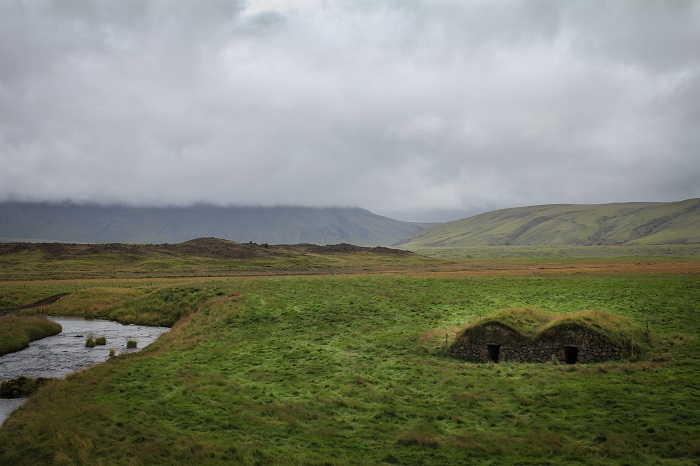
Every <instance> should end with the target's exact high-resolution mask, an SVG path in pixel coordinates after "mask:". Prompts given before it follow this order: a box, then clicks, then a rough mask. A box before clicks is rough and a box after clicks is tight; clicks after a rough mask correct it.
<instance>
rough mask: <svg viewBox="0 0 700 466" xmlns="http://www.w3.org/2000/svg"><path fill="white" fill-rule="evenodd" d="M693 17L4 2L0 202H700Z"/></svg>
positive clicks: (447, 2)
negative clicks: (698, 198) (11, 200)
mask: <svg viewBox="0 0 700 466" xmlns="http://www.w3.org/2000/svg"><path fill="white" fill-rule="evenodd" d="M698 43H700V7H699V6H698V3H697V2H692V1H688V2H683V1H677V2H652V1H631V0H630V1H615V2H604V1H590V0H586V1H578V2H554V1H533V2H509V1H502V2H493V1H486V0H483V1H470V2H462V1H456V0H454V1H453V0H439V1H436V0H431V1H428V0H424V1H412V2H405V1H390V0H387V1H379V2H377V1H372V2H370V1H361V2H340V1H337V2H335V1H331V2H314V1H306V2H301V1H299V2H280V3H279V4H278V5H276V4H275V2H273V1H272V0H262V1H258V2H249V3H244V2H235V1H227V0H220V1H215V2H214V1H212V2H196V1H184V0H180V1H165V0H161V1H157V0H151V1H145V0H144V1H141V0H139V1H116V0H115V1H88V0H71V1H65V2H64V1H62V2H43V1H39V0H35V1H34V0H26V1H18V2H4V3H0V163H1V164H2V167H3V170H2V171H0V198H5V199H7V198H16V199H30V200H47V199H57V200H58V199H73V200H76V201H97V202H124V203H131V204H149V205H165V204H177V205H183V204H190V203H194V202H211V203H216V204H253V205H275V204H301V205H314V206H328V205H340V206H361V207H366V208H369V209H370V210H372V211H374V212H377V213H380V214H384V215H389V216H393V217H397V218H402V219H407V220H449V219H453V218H458V217H460V216H464V215H466V214H469V213H474V212H477V211H482V210H486V209H493V208H501V207H509V206H515V205H528V204H543V203H562V202H576V203H584V202H585V203H588V202H596V203H597V202H616V201H633V200H658V201H664V200H679V199H682V198H689V197H698V196H700V184H698V183H697V182H696V180H697V179H700V163H699V162H698V158H697V147H699V146H698V143H699V142H700V141H698V139H700V136H698V135H697V133H698V131H697V128H698V123H699V120H700V109H699V104H698V103H697V102H700V100H699V97H700V60H699V59H698V54H697V51H696V49H697V44H698Z"/></svg>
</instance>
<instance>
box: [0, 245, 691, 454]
mask: <svg viewBox="0 0 700 466" xmlns="http://www.w3.org/2000/svg"><path fill="white" fill-rule="evenodd" d="M67 260H68V262H65V263H62V262H60V261H54V262H50V263H49V264H47V263H46V262H45V260H44V259H41V258H37V257H30V258H29V260H28V261H26V262H23V261H22V260H20V259H18V258H17V257H14V258H12V260H11V261H6V262H5V264H8V263H9V264H10V265H11V267H10V271H9V272H8V271H5V272H4V273H5V274H6V276H16V275H20V274H21V272H22V271H24V272H26V273H27V274H29V275H31V276H32V277H38V276H39V275H40V274H41V273H42V270H44V267H46V268H47V269H48V268H49V265H53V267H54V268H58V269H59V270H63V271H64V272H67V271H69V270H71V271H73V272H72V273H73V274H74V277H75V276H80V277H82V278H80V279H74V278H71V279H70V280H55V279H52V280H42V279H39V278H36V279H33V280H14V279H13V280H10V279H7V278H6V279H2V280H0V296H2V297H3V300H4V301H3V302H4V303H5V305H6V306H15V305H18V304H21V303H29V302H34V301H36V300H38V299H40V298H41V297H42V296H49V295H52V294H57V293H62V292H70V293H71V294H70V295H69V296H67V297H65V298H63V299H61V300H60V301H58V302H56V303H54V304H52V305H51V306H50V307H47V308H44V309H43V312H45V313H51V314H74V315H83V316H88V317H107V318H112V319H119V320H121V321H125V322H139V323H160V324H167V325H173V329H172V331H171V332H169V333H166V334H164V335H163V336H162V337H161V338H160V339H159V340H158V341H157V342H156V343H154V344H153V345H152V346H151V347H149V348H146V349H145V350H143V351H142V352H140V353H136V354H130V355H123V356H119V357H117V358H114V359H112V360H110V361H108V362H107V363H105V364H103V365H101V366H98V367H94V368H91V369H89V370H86V371H82V372H80V373H77V374H74V375H72V376H69V377H68V378H67V379H66V380H63V381H58V382H54V383H50V384H48V385H46V386H44V387H43V388H42V389H40V391H39V392H38V393H37V394H36V395H35V396H34V397H33V398H32V399H30V400H29V402H28V403H27V404H25V405H24V406H23V407H21V408H20V409H19V411H17V412H16V413H15V414H14V415H13V416H11V417H10V418H9V419H8V420H7V421H6V423H5V425H4V426H3V427H2V428H1V429H0V464H18V465H22V464H87V463H90V464H95V465H99V464H105V465H107V464H109V465H112V464H231V463H232V464H318V465H320V464H331V465H344V464H387V465H388V464H439V465H442V464H566V465H570V464H579V465H584V464H586V465H587V464H604V465H605V464H609V465H618V464H673V465H684V464H688V465H691V464H697V462H698V461H699V460H700V442H699V441H698V439H699V438H700V399H699V398H698V396H697V391H698V382H697V381H698V380H699V379H700V362H698V358H697V354H698V353H700V340H699V339H698V335H700V269H699V268H698V265H700V262H698V261H697V260H694V259H692V260H688V259H683V260H675V259H673V258H671V257H667V258H665V259H664V260H656V259H654V260H647V259H638V260H635V261H630V260H627V259H624V258H623V259H610V258H606V259H590V258H589V259H574V260H568V261H566V260H564V259H557V260H550V261H540V260H529V261H527V260H524V259H518V260H511V261H509V260H506V259H503V258H501V259H496V260H491V261H484V260H467V261H454V260H453V261H441V260H424V259H420V258H415V257H413V256H403V258H401V257H394V258H393V259H390V258H388V257H385V258H383V259H381V260H380V259H379V258H378V257H374V258H373V259H371V260H368V259H367V257H366V256H362V255H361V254H360V255H356V256H353V255H352V254H350V253H348V254H345V257H338V258H336V259H335V265H336V267H335V268H333V269H332V270H333V272H334V273H317V274H315V275H293V274H290V271H292V270H294V268H293V267H291V266H290V265H289V264H286V265H285V264H283V263H282V262H279V263H277V265H278V266H280V267H279V268H278V269H274V270H273V271H271V273H270V274H269V275H268V276H250V275H249V269H247V268H246V267H245V266H244V265H243V264H240V262H242V261H243V260H242V259H237V260H234V259H229V260H228V261H229V262H231V264H229V266H230V267H234V266H236V267H239V268H238V270H241V271H243V272H244V273H243V274H241V275H237V276H236V275H229V276H222V277H207V276H198V277H180V278H177V277H168V276H165V277H150V278H134V275H133V274H132V275H131V277H130V278H129V275H130V274H131V271H130V269H129V265H128V264H127V263H125V262H119V263H117V265H115V267H114V268H113V269H108V270H107V272H104V271H102V274H103V275H101V276H102V278H94V277H93V278H90V277H89V272H90V271H93V270H94V271H99V270H100V264H104V263H105V262H106V263H109V261H110V259H108V258H106V257H100V256H99V255H97V256H94V257H91V256H89V255H88V256H87V257H84V258H83V259H82V262H80V263H79V265H80V268H79V267H78V266H77V265H78V263H77V262H75V259H67ZM141 260H142V259H135V260H134V264H133V266H134V267H135V268H136V270H141V267H142V266H143V265H142V264H141V263H140V261H141ZM160 260H162V261H163V264H164V265H165V266H164V267H163V269H162V270H164V271H165V275H169V274H171V272H172V271H173V270H176V268H177V267H178V266H179V265H181V264H183V263H184V264H185V265H187V266H189V267H192V269H191V270H192V271H193V272H195V271H196V272H199V273H200V274H202V275H205V274H206V273H209V272H212V271H216V270H218V268H219V267H223V263H224V262H225V261H224V262H221V263H216V262H214V263H213V264H218V265H215V266H212V265H211V264H212V263H210V262H208V261H209V260H210V259H206V260H204V259H202V260H201V261H199V259H194V258H187V257H173V258H171V259H170V260H171V261H172V262H171V263H169V262H168V259H167V258H162V259H160ZM212 260H213V259H212ZM293 260H297V259H293ZM313 260H320V261H321V262H323V261H325V260H326V259H325V258H314V259H313ZM12 261H14V262H12ZM72 261H73V262H72ZM183 261H184V262H183ZM198 261H199V262H198ZM402 261H403V262H402ZM176 264H179V265H176ZM338 264H345V265H346V266H347V267H346V268H343V267H340V266H338ZM256 267H258V266H257V265H256ZM37 268H38V269H39V270H37ZM275 271H277V272H280V271H281V272H282V273H284V275H275V274H274V272H275ZM110 272H111V273H114V275H115V277H107V276H104V275H106V274H108V273H110ZM151 273H154V272H151ZM125 277H127V278H125ZM507 307H533V308H537V309H541V310H543V311H544V312H547V313H551V314H565V313H570V312H575V311H578V310H582V309H602V310H606V311H609V312H611V313H613V314H616V315H620V316H624V317H627V318H629V319H631V320H632V321H633V322H634V323H635V324H636V325H639V326H642V327H644V328H645V327H646V325H647V324H648V325H649V328H650V330H651V332H652V340H653V341H654V345H653V347H652V349H650V350H648V351H646V352H645V353H643V354H641V355H637V356H636V357H635V359H634V360H622V361H616V362H607V363H602V364H591V365H576V366H571V365H557V364H497V365H494V364H470V363H465V362H463V361H460V360H455V359H452V358H449V357H446V356H445V354H444V348H445V336H446V335H447V337H448V342H451V341H452V339H453V338H454V336H455V335H456V333H457V332H458V330H459V328H460V327H461V326H463V325H465V324H466V323H468V322H469V321H471V320H473V319H476V318H478V317H480V316H484V315H488V314H489V313H493V312H495V311H496V310H498V309H502V308H507ZM18 312H19V313H21V314H32V313H36V312H37V309H25V310H22V311H18Z"/></svg>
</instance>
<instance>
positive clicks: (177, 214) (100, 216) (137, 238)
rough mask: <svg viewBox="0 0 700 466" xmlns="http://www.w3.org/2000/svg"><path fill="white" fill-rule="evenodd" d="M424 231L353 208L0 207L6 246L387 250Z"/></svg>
mask: <svg viewBox="0 0 700 466" xmlns="http://www.w3.org/2000/svg"><path fill="white" fill-rule="evenodd" d="M425 227H426V225H423V224H418V223H410V222H402V221H399V220H393V219H390V218H387V217H382V216H379V215H375V214H373V213H372V212H369V211H367V210H364V209H359V208H312V207H217V206H211V205H199V206H192V207H153V208H147V207H125V206H99V205H90V204H70V203H61V204H51V203H26V202H4V203H0V238H5V240H6V241H15V240H18V239H33V240H53V241H67V242H86V243H117V242H120V243H179V242H182V241H187V240H190V239H193V238H201V237H217V238H223V239H228V240H233V241H238V242H249V241H253V242H257V243H270V244H283V243H284V244H295V243H313V244H321V245H324V244H336V243H351V244H356V245H360V246H388V245H391V244H394V243H396V242H397V241H400V240H402V239H405V238H407V237H409V236H411V235H412V234H414V233H416V232H418V231H420V230H422V229H423V228H425Z"/></svg>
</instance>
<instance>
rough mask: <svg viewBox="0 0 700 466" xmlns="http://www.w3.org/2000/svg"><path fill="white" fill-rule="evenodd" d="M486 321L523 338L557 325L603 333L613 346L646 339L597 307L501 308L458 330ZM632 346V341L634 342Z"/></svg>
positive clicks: (547, 331) (635, 327)
mask: <svg viewBox="0 0 700 466" xmlns="http://www.w3.org/2000/svg"><path fill="white" fill-rule="evenodd" d="M487 325H497V326H500V327H505V328H508V329H510V330H512V331H513V332H515V333H516V334H517V335H518V336H520V337H521V338H523V339H525V340H529V341H531V342H532V341H535V340H538V339H539V338H542V336H544V335H547V334H551V332H556V331H557V329H561V330H563V329H565V328H571V327H579V328H584V329H587V330H590V331H593V332H596V333H598V334H600V335H603V336H604V337H606V338H607V339H608V340H610V341H611V342H612V343H614V344H615V345H617V346H620V347H623V346H626V345H629V341H630V337H631V338H632V339H633V340H634V341H635V343H636V344H638V343H641V342H643V341H646V335H645V334H644V332H643V330H642V329H641V328H640V327H639V326H638V325H635V324H634V323H632V322H630V321H629V320H627V319H623V318H621V317H618V316H616V315H614V314H611V313H610V312H607V311H602V310H598V309H592V310H585V311H578V312H574V313H571V314H563V315H554V314H548V313H546V312H544V311H541V310H537V309H530V308H507V309H501V310H499V311H497V312H495V313H494V314H491V315H488V316H485V317H483V318H481V319H478V320H476V321H473V322H471V323H469V324H468V325H467V326H465V327H464V328H463V329H462V331H461V332H460V334H469V333H473V332H474V331H476V330H477V329H478V328H483V327H484V326H487ZM635 346H636V345H635Z"/></svg>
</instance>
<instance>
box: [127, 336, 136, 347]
mask: <svg viewBox="0 0 700 466" xmlns="http://www.w3.org/2000/svg"><path fill="white" fill-rule="evenodd" d="M126 347H127V348H136V340H132V339H131V338H130V339H128V340H127V341H126Z"/></svg>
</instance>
